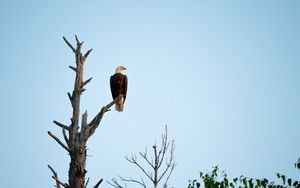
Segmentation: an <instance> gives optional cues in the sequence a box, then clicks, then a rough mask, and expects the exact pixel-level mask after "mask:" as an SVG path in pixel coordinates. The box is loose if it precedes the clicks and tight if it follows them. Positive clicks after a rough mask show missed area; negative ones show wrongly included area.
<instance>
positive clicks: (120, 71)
mask: <svg viewBox="0 0 300 188" xmlns="http://www.w3.org/2000/svg"><path fill="white" fill-rule="evenodd" d="M125 70H126V67H124V66H118V67H117V68H116V73H121V74H124V71H125Z"/></svg>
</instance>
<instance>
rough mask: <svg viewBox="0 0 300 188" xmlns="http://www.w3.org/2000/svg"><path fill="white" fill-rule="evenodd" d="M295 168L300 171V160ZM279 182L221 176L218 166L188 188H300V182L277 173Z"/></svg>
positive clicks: (191, 182)
mask: <svg viewBox="0 0 300 188" xmlns="http://www.w3.org/2000/svg"><path fill="white" fill-rule="evenodd" d="M295 167H296V168H297V169H300V158H299V159H298V161H297V162H296V163H295ZM276 176H277V178H278V180H279V182H280V183H279V184H276V183H275V182H273V181H272V182H270V181H269V180H268V179H266V178H262V179H255V178H249V177H245V176H243V175H242V176H240V177H235V178H232V179H230V178H228V177H227V174H226V172H224V171H222V173H221V174H220V172H219V168H218V166H214V167H213V168H212V171H211V172H209V173H204V172H200V180H199V181H200V182H202V184H201V183H200V182H199V181H198V180H190V181H189V185H188V188H200V187H201V185H203V187H204V188H240V187H241V188H243V187H245V188H287V187H297V188H298V187H299V188H300V181H294V180H292V179H291V178H288V177H287V176H285V175H283V174H280V173H276Z"/></svg>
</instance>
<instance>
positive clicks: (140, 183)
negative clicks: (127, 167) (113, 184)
mask: <svg viewBox="0 0 300 188" xmlns="http://www.w3.org/2000/svg"><path fill="white" fill-rule="evenodd" d="M120 178H121V180H122V181H125V182H133V183H137V184H139V185H141V186H143V187H144V188H146V185H145V182H144V181H143V179H142V182H140V181H138V180H134V179H132V178H130V179H125V178H123V177H121V176H120Z"/></svg>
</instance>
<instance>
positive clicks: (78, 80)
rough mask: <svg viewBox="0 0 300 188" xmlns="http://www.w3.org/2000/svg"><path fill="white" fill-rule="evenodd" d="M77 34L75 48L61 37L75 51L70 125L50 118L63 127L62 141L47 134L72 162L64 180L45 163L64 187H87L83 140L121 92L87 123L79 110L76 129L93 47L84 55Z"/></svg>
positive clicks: (84, 143) (89, 135)
mask: <svg viewBox="0 0 300 188" xmlns="http://www.w3.org/2000/svg"><path fill="white" fill-rule="evenodd" d="M75 38H76V42H77V43H76V44H77V46H76V48H74V47H73V46H72V45H71V44H70V43H69V42H68V41H67V39H66V38H65V37H63V39H64V41H65V42H66V43H67V45H68V46H69V47H70V48H71V50H72V51H73V52H74V54H75V61H76V67H73V66H69V68H70V69H72V70H73V71H74V72H75V74H76V76H75V83H74V89H73V92H72V94H71V93H68V97H69V100H70V102H71V105H72V109H73V113H72V118H71V123H70V125H65V124H63V123H60V122H58V121H53V123H54V124H56V125H57V126H59V127H60V128H61V129H62V134H63V137H64V140H65V143H64V142H62V141H61V140H60V139H59V138H58V137H57V136H55V135H54V134H53V133H51V132H50V131H48V134H49V135H50V136H51V137H52V138H53V139H54V140H55V141H56V142H57V143H58V144H59V145H60V146H62V148H64V149H65V150H66V151H67V153H68V154H69V155H70V158H71V162H70V165H69V182H68V183H64V182H63V181H61V180H60V179H59V178H58V175H57V172H56V171H54V169H53V168H52V167H51V166H50V165H48V167H49V169H50V170H51V171H52V173H53V176H52V178H53V179H54V180H55V182H56V187H58V188H60V187H61V186H63V187H65V188H86V187H87V184H88V181H87V182H85V175H86V173H87V170H86V169H85V164H86V155H87V151H86V144H87V141H88V139H89V138H90V137H91V136H92V135H93V134H94V132H95V130H96V129H97V127H98V125H99V124H100V122H101V119H102V117H103V115H104V114H105V113H106V112H108V111H109V110H110V107H111V106H112V105H114V104H115V103H116V102H117V101H118V100H119V99H120V98H121V97H122V96H119V97H117V98H116V99H115V100H113V101H112V102H110V103H109V104H107V105H106V106H103V107H102V108H101V110H100V111H99V112H98V114H97V115H96V116H95V117H94V118H93V119H92V120H91V121H90V122H89V123H88V120H87V111H85V112H84V113H83V114H82V119H81V126H80V129H79V115H80V97H81V95H82V93H83V92H84V91H85V88H84V87H85V86H86V85H87V84H88V83H89V82H90V81H91V80H92V78H89V79H87V80H85V81H84V79H83V66H84V64H85V62H86V59H87V57H88V56H89V54H90V52H91V51H92V49H90V50H88V51H87V52H86V53H85V54H84V55H83V54H82V53H81V47H82V44H83V42H80V41H79V39H78V37H77V36H76V35H75ZM102 181H103V179H101V180H100V181H99V182H98V183H97V184H96V185H95V186H94V188H97V187H99V185H100V183H101V182H102Z"/></svg>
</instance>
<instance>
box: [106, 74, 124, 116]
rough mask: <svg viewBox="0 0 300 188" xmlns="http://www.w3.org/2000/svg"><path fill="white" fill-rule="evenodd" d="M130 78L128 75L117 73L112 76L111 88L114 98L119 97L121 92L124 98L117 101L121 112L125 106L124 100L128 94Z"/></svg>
mask: <svg viewBox="0 0 300 188" xmlns="http://www.w3.org/2000/svg"><path fill="white" fill-rule="evenodd" d="M127 85H128V79H127V76H126V75H123V74H121V73H116V74H114V75H112V76H111V77H110V89H111V94H112V97H113V99H115V98H117V97H118V96H119V95H120V94H122V95H123V98H122V99H120V101H118V102H117V103H116V110H117V111H119V112H121V111H123V108H124V102H125V99H126V94H127Z"/></svg>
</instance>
